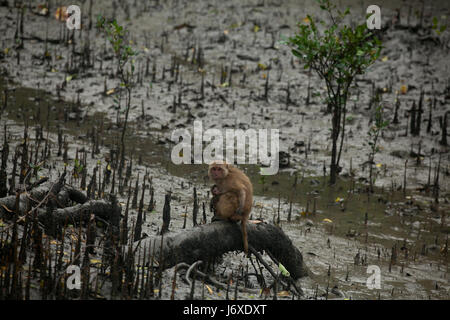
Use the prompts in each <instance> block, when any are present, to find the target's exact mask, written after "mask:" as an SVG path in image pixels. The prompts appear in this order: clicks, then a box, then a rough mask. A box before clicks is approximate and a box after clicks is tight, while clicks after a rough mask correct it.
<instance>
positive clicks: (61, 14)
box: [55, 7, 68, 21]
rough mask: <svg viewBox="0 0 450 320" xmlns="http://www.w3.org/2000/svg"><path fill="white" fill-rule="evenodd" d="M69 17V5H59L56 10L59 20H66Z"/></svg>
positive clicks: (56, 16)
mask: <svg viewBox="0 0 450 320" xmlns="http://www.w3.org/2000/svg"><path fill="white" fill-rule="evenodd" d="M67 17H68V14H67V7H58V9H56V12H55V18H56V20H59V21H66V19H67Z"/></svg>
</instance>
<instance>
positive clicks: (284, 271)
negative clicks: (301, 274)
mask: <svg viewBox="0 0 450 320" xmlns="http://www.w3.org/2000/svg"><path fill="white" fill-rule="evenodd" d="M278 269H280V272H281V274H282V275H283V276H285V277H289V276H290V275H291V274H290V273H289V271H287V269H286V268H285V267H284V266H283V265H282V264H281V262H279V263H278Z"/></svg>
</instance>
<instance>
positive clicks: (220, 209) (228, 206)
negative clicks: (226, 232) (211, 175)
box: [209, 185, 239, 219]
mask: <svg viewBox="0 0 450 320" xmlns="http://www.w3.org/2000/svg"><path fill="white" fill-rule="evenodd" d="M211 194H212V196H213V197H212V198H211V202H210V203H209V209H210V211H211V212H213V213H214V218H216V217H217V218H219V219H227V218H228V217H230V216H231V215H233V214H234V213H236V210H238V209H239V199H238V197H237V196H236V195H235V194H234V193H231V192H227V193H223V194H222V193H220V190H219V187H217V185H213V186H212V187H211ZM214 218H213V219H214Z"/></svg>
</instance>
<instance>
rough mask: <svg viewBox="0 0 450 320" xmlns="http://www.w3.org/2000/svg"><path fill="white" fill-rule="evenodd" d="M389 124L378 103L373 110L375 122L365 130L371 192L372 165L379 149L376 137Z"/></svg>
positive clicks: (373, 180) (371, 188)
mask: <svg viewBox="0 0 450 320" xmlns="http://www.w3.org/2000/svg"><path fill="white" fill-rule="evenodd" d="M388 125H389V120H386V119H385V117H384V113H383V105H379V106H378V107H377V108H376V110H375V123H374V125H373V126H371V127H370V128H369V131H367V145H368V146H369V153H368V157H369V187H370V192H373V184H374V183H375V179H373V165H374V160H375V154H377V153H378V152H379V151H380V147H379V146H378V138H379V137H380V134H381V131H383V129H384V128H386V127H387V126H388Z"/></svg>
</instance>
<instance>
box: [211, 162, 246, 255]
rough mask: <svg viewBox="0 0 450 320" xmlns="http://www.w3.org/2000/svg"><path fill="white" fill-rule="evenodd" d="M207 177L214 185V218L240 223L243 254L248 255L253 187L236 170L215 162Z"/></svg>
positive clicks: (242, 174) (212, 206)
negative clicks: (248, 228)
mask: <svg viewBox="0 0 450 320" xmlns="http://www.w3.org/2000/svg"><path fill="white" fill-rule="evenodd" d="M208 176H209V177H210V179H211V180H213V181H214V183H215V185H214V186H213V187H212V188H211V193H212V194H213V198H212V199H211V204H210V205H211V208H212V211H214V214H215V216H216V217H218V218H220V219H228V220H230V221H234V222H237V221H241V229H242V239H243V244H244V252H245V253H246V254H247V253H248V239H247V229H246V224H247V222H248V219H249V216H250V211H251V210H252V205H253V186H252V183H251V182H250V179H249V178H248V177H247V176H246V175H245V174H244V173H243V172H242V171H241V170H239V169H238V168H236V167H234V166H232V165H230V164H227V163H224V162H219V161H215V162H212V163H211V164H210V165H209V170H208Z"/></svg>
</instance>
